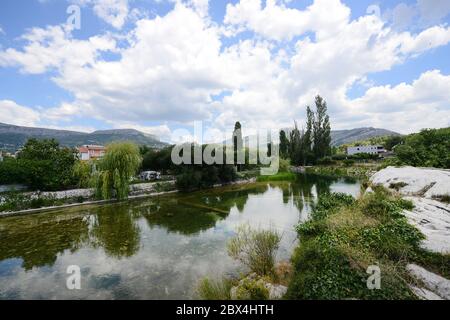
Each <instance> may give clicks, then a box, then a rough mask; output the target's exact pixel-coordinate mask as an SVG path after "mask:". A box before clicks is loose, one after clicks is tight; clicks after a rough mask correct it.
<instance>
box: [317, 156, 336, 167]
mask: <svg viewBox="0 0 450 320" xmlns="http://www.w3.org/2000/svg"><path fill="white" fill-rule="evenodd" d="M317 164H318V165H321V166H325V165H333V164H336V161H334V160H333V159H332V158H331V157H323V158H321V159H319V160H317Z"/></svg>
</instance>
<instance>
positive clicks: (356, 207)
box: [287, 187, 450, 299]
mask: <svg viewBox="0 0 450 320" xmlns="http://www.w3.org/2000/svg"><path fill="white" fill-rule="evenodd" d="M412 206H413V205H412V203H411V202H409V201H406V200H403V199H401V198H399V197H397V196H395V195H392V194H391V193H390V192H388V191H387V190H386V189H384V188H382V187H375V188H374V193H371V194H367V195H365V196H363V197H362V198H360V199H358V200H355V199H352V198H351V197H349V196H347V195H344V194H336V193H334V194H326V195H323V196H321V197H320V198H319V201H318V203H317V205H316V206H315V208H314V209H313V212H312V214H311V220H309V221H308V222H306V223H303V224H301V225H299V226H298V227H297V231H298V234H299V239H300V245H299V246H298V247H297V249H296V250H295V253H294V255H293V257H292V263H293V266H294V275H293V277H292V281H291V282H290V284H289V290H288V294H287V298H289V299H415V298H416V297H415V295H414V294H413V292H412V291H411V290H410V288H409V286H408V283H412V282H413V281H414V280H413V279H411V278H410V276H409V274H408V273H407V271H406V270H405V266H406V264H407V263H410V262H416V263H418V264H420V265H422V266H424V267H425V268H429V269H430V270H433V271H435V272H438V273H440V274H442V275H443V276H446V275H448V272H449V268H450V267H449V265H450V264H449V261H450V260H449V256H448V255H447V256H443V255H439V254H432V253H428V252H426V251H424V250H423V249H421V248H420V247H419V244H420V241H421V240H422V239H424V236H423V235H422V234H421V233H420V232H419V230H417V229H416V228H415V227H413V226H412V225H410V224H409V223H408V221H407V219H406V218H405V217H404V216H403V214H402V210H403V209H411V208H412ZM373 265H375V266H378V267H379V268H380V270H381V288H380V289H379V290H369V289H368V287H367V279H368V277H369V274H367V272H366V271H367V269H368V267H369V266H373Z"/></svg>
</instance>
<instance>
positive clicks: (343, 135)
mask: <svg viewBox="0 0 450 320" xmlns="http://www.w3.org/2000/svg"><path fill="white" fill-rule="evenodd" d="M283 130H284V131H285V132H286V134H288V135H289V133H290V132H291V130H292V129H291V128H289V129H283ZM399 135H400V134H399V133H397V132H394V131H389V130H386V129H379V128H356V129H349V130H334V131H331V145H332V146H335V147H339V146H341V145H343V144H349V143H352V142H355V141H362V140H367V139H370V138H375V137H385V136H399ZM250 137H252V138H254V137H255V136H245V137H244V142H245V143H246V144H248V142H249V139H250ZM276 142H278V137H277V139H276ZM225 143H232V142H231V139H228V140H226V141H225ZM261 145H263V143H262V142H261Z"/></svg>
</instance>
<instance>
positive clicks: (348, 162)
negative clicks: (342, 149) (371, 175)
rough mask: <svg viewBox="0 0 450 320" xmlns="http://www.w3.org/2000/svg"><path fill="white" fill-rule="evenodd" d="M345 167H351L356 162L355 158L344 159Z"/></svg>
mask: <svg viewBox="0 0 450 320" xmlns="http://www.w3.org/2000/svg"><path fill="white" fill-rule="evenodd" d="M342 163H343V164H344V166H345V167H351V166H353V165H354V164H355V160H352V159H345V160H343V161H342Z"/></svg>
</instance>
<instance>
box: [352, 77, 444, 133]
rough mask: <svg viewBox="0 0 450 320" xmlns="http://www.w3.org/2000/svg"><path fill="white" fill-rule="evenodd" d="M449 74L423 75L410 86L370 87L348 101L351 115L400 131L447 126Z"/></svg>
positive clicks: (402, 84) (403, 84)
mask: <svg viewBox="0 0 450 320" xmlns="http://www.w3.org/2000/svg"><path fill="white" fill-rule="evenodd" d="M448 101H450V75H448V76H446V75H442V74H441V72H440V71H439V70H433V71H428V72H425V73H423V74H422V75H421V76H420V77H419V78H418V79H416V80H414V81H413V82H412V83H411V84H407V83H401V84H398V85H396V86H390V85H386V86H379V87H372V88H370V89H369V90H367V92H366V93H365V95H364V96H363V97H361V98H358V99H355V100H352V101H348V104H349V107H350V108H351V110H352V111H353V112H352V114H358V113H360V114H363V115H365V118H366V120H369V121H376V122H377V124H378V125H380V126H382V127H386V126H388V127H390V128H392V129H393V130H399V131H402V132H413V131H418V130H420V129H421V128H431V127H446V126H449V124H450V106H449V105H448Z"/></svg>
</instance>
